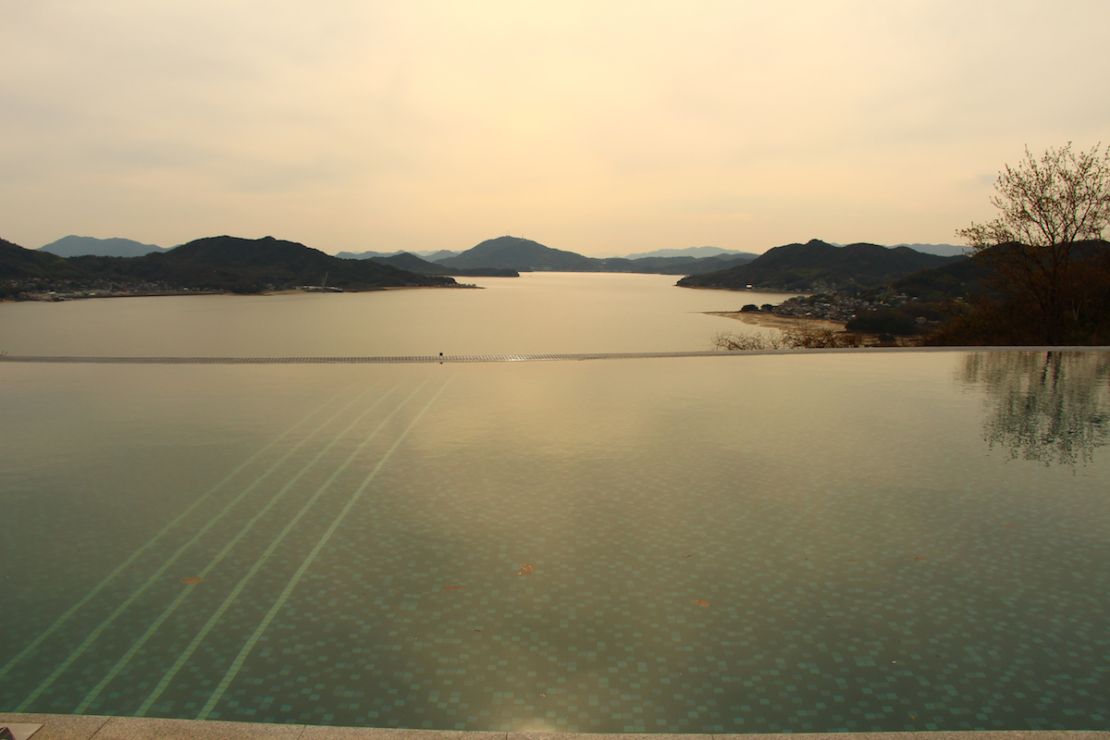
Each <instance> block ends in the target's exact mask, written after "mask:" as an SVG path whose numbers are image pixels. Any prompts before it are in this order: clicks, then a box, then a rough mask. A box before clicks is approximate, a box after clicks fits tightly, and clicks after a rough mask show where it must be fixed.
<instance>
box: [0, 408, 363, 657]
mask: <svg viewBox="0 0 1110 740" xmlns="http://www.w3.org/2000/svg"><path fill="white" fill-rule="evenodd" d="M344 393H346V389H343V390H340V391H338V392H336V393H335V394H334V395H333V396H332V397H331V398H329V399H327V400H326V401H325V402H323V403H321V404H320V405H319V406H317V407H315V408H313V409H311V410H310V411H309V413H308V414H306V415H305V416H304V417H303V418H301V419H300V420H299V421H297V422H296V423H295V424H293V425H292V426H291V427H289V428H288V429H286V430H285V431H284V432H282V433H281V434H280V435H278V436H277V437H276V438H274V439H273V440H272V441H270V443H269V444H267V445H266V446H264V447H262V448H260V449H258V450H257V451H255V452H254V453H253V454H252V455H250V456H249V457H247V458H246V459H244V460H243V461H242V462H241V463H239V464H238V465H237V466H236V467H235V468H233V469H232V470H231V471H230V472H229V473H227V475H225V476H224V477H223V478H221V479H220V480H219V481H218V482H217V483H215V484H214V485H213V486H212V487H210V488H209V489H208V490H207V491H205V492H204V493H203V494H201V495H200V496H199V497H197V498H196V499H195V500H194V501H193V503H191V504H190V505H189V506H188V507H187V508H185V509H184V510H183V511H181V513H180V514H178V515H177V516H176V517H174V518H173V519H172V520H170V521H169V522H168V523H167V524H166V525H165V526H164V527H162V529H160V530H159V531H158V532H156V533H155V534H154V536H153V537H151V538H150V539H149V540H147V542H146V543H144V544H143V545H142V546H140V547H139V548H137V549H136V550H135V551H134V552H132V553H131V555H130V556H128V558H127V559H126V560H124V561H123V562H121V563H120V564H119V565H118V566H116V568H115V569H114V570H112V571H111V572H110V573H108V575H106V576H104V578H103V579H102V580H101V581H100V582H99V583H97V584H96V586H94V587H93V588H92V589H90V590H89V591H88V592H87V593H86V594H85V595H84V596H83V597H82V598H81V599H80V600H78V601H77V602H76V603H74V604H73V606H71V607H69V608H68V609H67V610H66V611H64V612H63V613H62V614H61V615H60V616H59V617H58V618H57V619H55V620H54V622H53V623H51V625H50V626H49V627H47V628H46V629H45V630H43V631H42V632H41V633H40V634H39V635H38V636H37V637H36V638H35V639H33V640H31V641H30V642H29V643H27V645H26V646H25V647H24V648H23V649H22V650H20V651H19V652H18V653H16V654H15V656H13V657H12V658H11V659H10V660H9V661H8V662H7V663H5V664H4V665H3V666H0V678H3V677H4V676H5V675H7V673H8V672H9V671H10V670H11V669H12V668H13V667H14V666H15V665H16V664H17V663H19V662H20V661H22V660H23V659H24V658H26V657H27V656H28V655H30V654H31V653H32V652H33V651H34V650H35V649H36V648H37V647H38V646H39V645H40V644H41V643H42V641H43V640H45V639H46V638H47V637H49V636H50V635H52V634H53V633H54V632H56V631H57V630H58V629H59V628H60V627H62V626H63V625H64V624H65V623H66V622H68V621H69V619H70V618H71V617H72V616H73V615H74V614H75V613H76V612H77V611H78V610H79V609H81V607H83V606H85V605H86V604H87V603H88V602H89V601H91V600H92V599H93V598H94V597H96V595H97V594H99V593H100V592H101V591H102V590H103V589H104V587H105V586H106V585H108V583H109V582H111V581H113V580H114V579H115V578H116V577H118V576H119V575H120V574H121V573H122V572H123V571H124V570H125V569H126V568H127V567H128V566H130V565H131V564H133V563H134V562H135V561H136V560H138V559H139V557H140V556H142V555H143V554H144V553H145V552H146V551H147V550H148V549H149V548H150V547H151V546H153V545H154V544H155V543H156V542H157V541H158V540H160V539H161V538H162V537H163V536H164V535H165V534H166V533H167V532H169V531H170V530H171V529H173V528H174V527H176V526H177V525H178V524H180V523H181V522H182V520H184V519H185V518H186V517H187V516H189V514H191V513H193V512H194V511H196V510H197V509H198V508H199V507H200V506H201V505H203V504H205V503H206V502H207V501H208V500H209V499H210V498H211V497H212V495H213V494H215V493H216V492H217V491H219V490H220V489H222V488H223V487H224V486H226V485H227V484H228V483H229V482H230V481H231V480H232V479H233V478H234V477H235V476H236V475H238V474H239V473H241V472H242V471H243V470H244V469H245V468H247V466H249V465H250V464H251V463H253V462H254V461H255V460H257V459H258V458H259V457H261V456H262V455H263V454H264V453H266V452H268V451H269V450H270V449H271V448H272V447H274V446H275V445H277V444H278V443H280V442H281V441H282V440H284V439H285V438H286V437H287V436H289V435H290V434H292V433H293V431H294V430H295V429H297V428H298V427H300V426H301V425H302V424H305V423H307V422H308V420H309V419H311V418H312V417H313V416H315V415H316V414H318V413H320V412H321V411H322V410H323V408H324V407H325V406H327V405H328V404H330V403H331V402H332V401H334V400H335V399H336V398H339V397H340V396H341V395H343V394H344ZM344 408H345V407H344ZM340 411H342V409H340ZM337 413H339V412H337ZM332 418H334V417H332ZM329 421H331V418H329V419H328V420H327V421H325V422H324V424H327V423H328V422H329ZM322 426H323V425H321V427H318V428H317V430H314V431H313V432H312V433H310V434H309V437H312V436H314V435H315V434H316V432H317V431H319V428H322ZM307 439H308V438H305V439H304V440H302V442H304V441H307ZM299 444H301V443H298V446H299ZM283 459H284V458H283Z"/></svg>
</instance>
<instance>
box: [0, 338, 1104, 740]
mask: <svg viewBox="0 0 1110 740" xmlns="http://www.w3.org/2000/svg"><path fill="white" fill-rule="evenodd" d="M0 418H2V419H3V420H4V428H5V442H4V445H3V446H2V447H0V522H2V531H3V535H4V536H3V538H2V540H0V558H2V559H0V563H2V568H0V593H2V595H3V600H4V602H3V609H0V635H2V636H3V639H2V640H0V711H15V710H22V711H34V712H63V713H67V712H68V713H73V712H79V713H90V714H119V715H136V714H142V715H147V716H168V717H208V718H212V719H231V720H248V721H251V720H253V721H273V722H298V723H299V722H308V723H320V724H345V725H368V726H395V727H417V728H419V727H424V728H448V729H450V728H458V729H469V730H488V729H496V730H522V729H552V730H578V731H597V732H613V731H647V732H662V731H670V732H757V731H758V732H778V731H793V732H800V731H837V730H855V731H864V730H927V729H944V730H956V729H1030V728H1037V729H1046V728H1055V729H1102V730H1106V729H1110V710H1108V703H1110V701H1108V699H1107V697H1110V495H1108V491H1110V485H1108V483H1110V450H1108V449H1107V448H1106V446H1105V445H1106V443H1107V441H1108V439H1107V435H1108V432H1110V422H1108V419H1110V356H1108V355H1107V354H1106V353H1085V354H1073V355H1063V356H1061V355H1054V356H1047V357H1046V355H1045V354H1044V353H1040V354H1036V353H984V354H966V353H959V352H945V353H913V354H897V355H890V354H881V355H871V354H867V353H861V354H846V355H823V356H780V357H745V358H739V357H719V358H718V357H710V358H686V359H656V360H621V361H596V362H549V363H506V364H484V365H451V364H447V365H404V366H316V367H302V366H259V367H228V366H225V367H207V366H205V367H194V366H172V365H165V366H143V367H133V366H113V365H107V366H92V365H66V366H47V365H17V364H11V363H9V364H0ZM196 579H200V580H199V581H197V580H196Z"/></svg>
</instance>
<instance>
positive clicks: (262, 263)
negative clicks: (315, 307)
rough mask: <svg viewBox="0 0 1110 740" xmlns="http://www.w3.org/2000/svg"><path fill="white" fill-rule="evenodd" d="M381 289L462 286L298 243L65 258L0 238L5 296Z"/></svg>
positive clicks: (211, 241)
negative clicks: (337, 255)
mask: <svg viewBox="0 0 1110 740" xmlns="http://www.w3.org/2000/svg"><path fill="white" fill-rule="evenodd" d="M306 286H307V287H310V288H318V289H322V288H324V287H327V288H330V289H332V290H353V291H359V290H381V289H385V288H402V287H458V283H456V282H455V280H454V278H451V277H448V276H445V275H425V274H420V273H416V272H411V271H408V270H404V269H400V268H398V267H394V266H391V265H385V264H380V263H378V262H374V261H359V260H344V259H339V258H338V257H333V256H331V255H329V254H325V253H324V252H321V251H319V250H316V249H312V248H311V247H307V246H305V245H304V244H300V243H297V242H291V241H285V240H282V239H275V238H273V237H269V236H268V237H263V238H261V239H243V238H240V237H234V236H214V237H207V238H204V239H196V240H194V241H191V242H189V243H187V244H182V245H181V246H179V247H175V248H173V249H171V250H169V251H166V252H153V253H149V254H145V255H143V256H138V257H97V256H83V257H69V258H66V257H59V256H57V255H55V254H50V253H48V252H44V251H42V250H32V249H25V248H23V247H21V246H19V245H17V244H13V243H11V242H8V241H4V240H2V239H0V298H11V299H16V300H20V299H24V300H27V299H30V300H60V299H64V298H93V297H101V296H119V295H166V294H178V293H198V292H200V293H206V292H207V293H212V292H230V293H264V292H272V291H281V290H290V289H297V288H302V287H306Z"/></svg>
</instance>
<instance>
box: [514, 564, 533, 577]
mask: <svg viewBox="0 0 1110 740" xmlns="http://www.w3.org/2000/svg"><path fill="white" fill-rule="evenodd" d="M535 572H536V566H534V565H532V564H531V563H525V564H524V565H522V566H520V570H518V571H517V572H516V574H517V575H518V576H530V575H532V574H533V573H535Z"/></svg>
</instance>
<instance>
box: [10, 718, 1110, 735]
mask: <svg viewBox="0 0 1110 740" xmlns="http://www.w3.org/2000/svg"><path fill="white" fill-rule="evenodd" d="M35 725H41V728H40V729H38V730H37V731H35V732H34V733H33V735H30V736H28V735H27V734H26V732H27V731H30V730H33V729H34V726H35ZM4 726H9V727H12V729H13V730H17V732H16V735H15V737H16V740H23V738H26V737H31V738H32V740H94V739H95V740H145V739H146V738H159V739H162V738H167V739H169V740H174V739H178V738H179V739H180V740H186V739H188V740H193V739H194V738H202V739H204V740H208V739H212V740H216V739H217V738H219V739H220V740H224V739H226V740H256V739H257V740H263V739H267V740H270V739H274V738H276V739H277V740H329V739H330V738H337V739H338V740H402V738H406V739H411V740H576V739H577V738H582V739H583V740H608V739H609V738H612V739H613V740H620V739H624V740H632V739H633V738H637V737H640V738H642V737H644V736H641V735H633V734H613V735H601V734H598V735H588V734H579V733H551V732H452V731H437V730H395V729H373V728H366V727H326V726H315V725H275V724H264V723H252V722H201V721H196V720H185V719H146V718H137V717H101V716H95V715H65V714H14V713H12V714H3V713H0V727H4ZM21 726H22V727H21ZM18 730H22V731H23V733H22V734H21V733H20V732H18ZM650 737H651V740H672V739H674V740H677V739H678V738H687V739H689V740H695V739H696V740H710V739H711V740H726V739H728V738H744V739H745V740H758V739H763V738H765V739H766V740H773V739H777V740H787V739H789V740H848V738H851V740H1110V732H1062V731H1060V732H1058V731H982V732H868V733H804V734H796V735H785V734H779V735H755V734H753V735H724V734H721V735H717V734H714V735H710V734H705V735H691V734H681V735H680V734H673V735H672V734H662V733H661V734H652V735H650Z"/></svg>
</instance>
